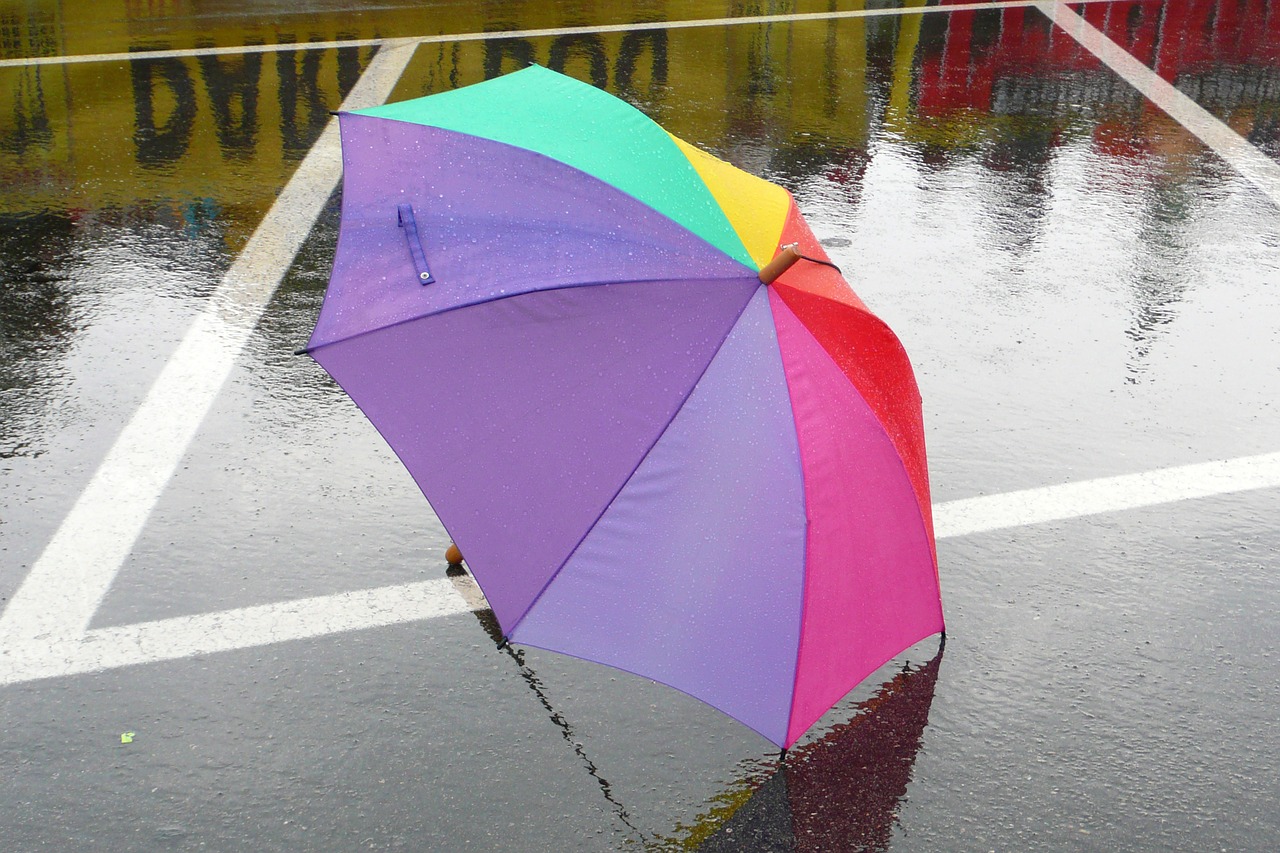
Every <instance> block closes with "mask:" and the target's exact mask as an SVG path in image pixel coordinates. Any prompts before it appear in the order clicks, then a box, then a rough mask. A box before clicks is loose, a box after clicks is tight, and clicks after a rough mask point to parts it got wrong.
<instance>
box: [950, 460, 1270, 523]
mask: <svg viewBox="0 0 1280 853" xmlns="http://www.w3.org/2000/svg"><path fill="white" fill-rule="evenodd" d="M1274 488H1280V453H1268V454H1263V455H1261V456H1243V457H1240V458H1237V459H1226V460H1221V461H1217V462H1199V463H1196V464H1193V465H1182V466H1179V467H1176V468H1163V469H1160V470H1156V471H1144V472H1142V473H1138V474H1122V475H1120V476H1116V477H1102V478H1100V479H1096V480H1082V481H1080V482H1077V483H1063V484H1061V485H1056V486H1044V487H1042V488H1036V489H1024V490H1021V491H1016V492H1005V493H1003V494H999V495H987V496H983V497H977V498H966V499H963V500H957V501H948V502H946V503H941V504H935V505H934V508H933V513H934V516H933V521H934V531H935V534H936V536H937V538H939V539H944V538H949V537H953V536H968V535H970V534H973V533H985V532H989V531H993V530H1003V529H1007V528H1012V527H1025V526H1027V525H1031V524H1043V523H1044V522H1048V521H1067V520H1070V519H1073V518H1082V517H1084V516H1089V515H1099V514H1101V513H1108V512H1120V511H1123V510H1129V509H1142V508H1143V507H1150V506H1158V505H1160V504H1169V503H1176V502H1178V501H1185V500H1194V499H1197V498H1208V497H1214V496H1216V495H1226V494H1232V493H1235V492H1246V491H1253V490H1256V489H1274Z"/></svg>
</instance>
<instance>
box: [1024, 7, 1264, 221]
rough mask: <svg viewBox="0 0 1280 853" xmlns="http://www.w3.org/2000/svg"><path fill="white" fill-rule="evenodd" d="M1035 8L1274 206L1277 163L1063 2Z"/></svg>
mask: <svg viewBox="0 0 1280 853" xmlns="http://www.w3.org/2000/svg"><path fill="white" fill-rule="evenodd" d="M1037 5H1038V6H1039V8H1040V11H1042V12H1043V13H1044V14H1046V15H1048V16H1049V18H1050V19H1051V20H1052V21H1053V22H1054V23H1055V24H1057V25H1058V26H1059V27H1060V28H1061V29H1062V31H1063V32H1065V33H1066V34H1067V35H1069V36H1071V37H1072V38H1073V39H1075V40H1076V41H1077V42H1079V43H1080V46H1081V47H1083V48H1084V49H1085V50H1087V51H1089V52H1090V53H1092V54H1093V55H1094V56H1096V57H1097V58H1098V59H1100V60H1101V61H1102V62H1103V64H1105V65H1106V66H1107V67H1109V68H1110V69H1111V70H1112V71H1114V72H1115V73H1116V74H1118V75H1119V76H1120V77H1121V78H1122V79H1124V80H1125V81H1126V82H1128V83H1129V85H1131V86H1133V87H1134V88H1135V89H1137V90H1138V91H1139V92H1141V93H1142V94H1143V95H1144V96H1145V97H1146V98H1147V99H1148V100H1150V101H1151V102H1152V103H1153V104H1155V105H1156V106H1157V107H1159V108H1160V109H1162V110H1164V111H1165V112H1166V113H1168V114H1169V116H1170V117H1171V118H1172V119H1173V120H1174V121H1176V122H1178V123H1179V124H1180V125H1182V126H1183V127H1184V128H1186V129H1187V130H1188V131H1189V132H1190V133H1191V134H1192V135H1194V136H1195V137H1196V138H1197V139H1199V140H1200V141H1201V142H1203V143H1204V144H1205V145H1207V146H1208V147H1209V148H1210V149H1211V150H1212V151H1214V152H1215V153H1216V154H1217V155H1218V156H1219V157H1221V158H1222V159H1223V160H1225V161H1227V164H1228V165H1230V166H1231V167H1232V168H1233V169H1235V170H1236V171H1237V172H1239V173H1240V174H1241V175H1243V176H1244V177H1245V178H1246V179H1248V180H1249V181H1250V182H1251V183H1253V184H1254V185H1255V186H1256V187H1258V189H1260V190H1262V192H1263V193H1265V194H1266V195H1267V197H1268V198H1270V199H1271V201H1272V202H1274V203H1275V204H1277V205H1280V163H1276V162H1275V161H1274V160H1272V159H1271V158H1269V157H1267V156H1266V155H1265V154H1263V153H1262V152H1261V151H1259V150H1258V149H1257V148H1256V147H1254V146H1253V145H1251V144H1250V143H1249V141H1248V140H1246V139H1245V138H1244V137H1242V136H1241V135H1240V134H1238V133H1236V132H1235V131H1234V130H1232V129H1231V128H1230V127H1228V126H1227V125H1226V124H1224V123H1223V122H1222V121H1221V120H1220V119H1218V118H1217V117H1215V116H1214V115H1213V114H1212V113H1210V112H1209V111H1208V110H1206V109H1205V108H1204V107H1202V106H1200V105H1199V104H1197V103H1196V102H1195V101H1193V100H1192V99H1191V98H1189V97H1187V96H1186V95H1185V94H1183V93H1182V92H1181V91H1179V89H1178V88H1177V87H1176V86H1174V85H1173V84H1172V83H1170V82H1168V81H1167V80H1165V79H1164V78H1163V77H1161V76H1160V75H1159V74H1156V72H1154V71H1152V70H1151V69H1150V68H1148V67H1147V66H1146V65H1143V64H1142V63H1141V62H1139V61H1138V60H1137V59H1134V58H1133V57H1132V56H1131V55H1130V54H1129V53H1128V51H1126V50H1125V49H1124V48H1122V47H1120V45H1118V44H1116V43H1115V42H1114V41H1112V40H1111V39H1109V38H1107V37H1106V36H1105V35H1103V33H1102V32H1101V31H1099V30H1098V29H1097V28H1096V27H1094V26H1093V25H1092V24H1090V23H1089V22H1088V21H1086V20H1085V19H1084V18H1082V17H1081V16H1080V15H1079V14H1077V13H1076V12H1074V11H1073V10H1071V9H1070V8H1069V7H1068V6H1067V5H1066V4H1065V3H1062V2H1054V0H1040V2H1039V3H1038V4H1037Z"/></svg>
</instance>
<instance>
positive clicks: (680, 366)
mask: <svg viewBox="0 0 1280 853" xmlns="http://www.w3.org/2000/svg"><path fill="white" fill-rule="evenodd" d="M341 128H342V145H343V161H344V184H343V200H342V224H341V228H340V233H339V238H338V249H337V255H336V258H335V261H334V267H333V274H332V277H331V280H330V284H329V288H328V291H327V293H326V296H325V302H324V306H323V308H322V310H321V313H320V317H319V319H318V321H317V324H316V328H315V331H314V333H313V335H312V337H311V341H310V343H309V344H308V351H309V352H310V353H311V354H312V356H313V357H314V358H315V359H316V360H317V361H318V362H319V363H320V364H321V365H323V366H324V367H325V369H326V370H328V371H329V373H330V374H332V375H333V377H334V378H335V379H336V380H337V381H338V382H339V384H341V385H342V387H343V388H344V389H345V390H346V391H347V393H348V394H349V395H350V396H351V397H352V399H353V400H354V401H355V402H356V403H357V405H359V406H360V408H361V409H362V410H363V411H364V413H365V414H366V415H367V416H368V418H369V420H370V421H372V423H373V424H374V426H375V427H376V428H377V429H378V430H379V431H380V432H381V434H382V435H383V436H384V437H385V439H386V440H387V442H388V443H389V444H390V445H391V447H392V448H393V449H394V450H395V452H396V453H397V454H398V455H399V457H400V459H401V460H402V461H403V462H404V464H405V467H406V468H407V469H408V470H409V473H410V474H411V475H412V476H413V478H414V479H415V481H416V482H417V483H418V485H419V486H420V488H421V489H422V491H423V493H424V494H425V495H426V497H427V499H428V500H429V501H430V503H431V506H432V508H433V509H434V511H435V512H436V514H437V515H438V517H439V518H440V520H441V522H442V523H443V524H444V525H445V527H446V528H447V530H448V531H449V533H450V535H451V536H453V538H454V540H455V541H456V542H457V543H458V545H459V547H460V548H461V549H462V552H463V553H464V554H465V555H466V557H467V563H468V566H469V568H470V569H471V571H472V574H473V575H474V577H475V579H476V581H477V583H478V584H479V585H480V587H481V589H482V590H483V591H484V593H485V596H486V597H487V598H488V600H489V602H490V604H491V606H492V607H493V610H494V614H495V616H496V617H497V620H498V622H499V624H500V625H501V627H502V630H503V632H504V634H505V635H506V636H507V637H508V638H509V639H510V640H512V641H513V642H519V643H525V644H528V645H533V646H538V647H542V648H547V649H553V650H556V651H560V652H564V653H566V654H571V655H575V656H578V657H581V658H586V659H588V660H593V661H598V662H600V663H605V664H609V665H611V666H614V667H618V668H620V669H623V670H627V671H629V672H634V673H637V674H640V675H642V676H645V677H648V678H651V679H654V680H657V681H661V682H663V683H666V684H669V685H671V686H673V687H675V688H678V689H680V690H683V691H685V692H687V693H689V694H691V695H693V696H695V697H697V698H699V699H701V700H703V701H705V702H707V703H708V704H710V705H712V706H714V707H716V708H718V709H720V710H722V711H724V712H725V713H727V714H729V715H731V716H733V717H734V718H736V719H738V720H740V721H742V722H743V723H745V724H746V725H748V726H750V727H752V728H754V729H755V730H757V731H758V732H760V733H761V734H762V735H764V736H765V737H766V738H768V739H769V740H771V741H773V742H774V743H776V744H778V745H779V746H783V747H786V746H789V745H790V744H792V743H794V742H795V741H796V739H797V738H799V737H800V736H801V735H802V734H803V733H804V732H805V730H807V729H808V728H809V726H811V725H812V724H813V723H814V721H816V720H817V719H818V718H819V717H820V716H821V715H822V714H823V713H824V712H825V711H827V710H828V709H829V708H830V707H831V706H832V705H833V704H834V703H835V702H836V701H838V700H839V699H840V698H841V697H842V696H844V695H845V694H846V693H847V692H848V691H849V690H850V689H852V688H853V687H854V686H855V685H856V684H857V683H858V682H860V681H861V680H862V679H864V678H866V676H867V675H868V674H870V673H871V672H872V671H874V670H875V669H876V668H877V667H879V666H880V665H881V664H882V663H884V662H885V661H886V660H888V659H889V658H891V657H893V656H894V655H896V654H897V653H899V652H900V651H902V650H903V649H904V648H906V647H908V646H910V645H912V644H913V643H915V642H917V641H919V640H921V639H923V638H924V637H927V636H929V635H930V634H933V633H936V632H938V631H941V630H942V628H943V621H942V610H941V603H940V597H939V587H938V575H937V561H936V556H935V551H934V543H933V531H932V520H931V514H930V503H929V484H928V472H927V468H926V463H925V451H924V435H923V428H922V417H921V403H920V396H919V393H918V391H917V388H916V383H915V379H914V376H913V374H912V370H911V366H910V363H909V362H908V360H907V357H906V354H905V353H904V352H903V349H902V346H901V345H900V343H899V342H898V339H897V338H896V337H895V336H894V334H893V333H892V332H891V331H890V330H889V329H888V327H887V326H885V324H884V323H882V322H881V321H880V320H879V319H877V318H876V317H875V316H874V315H873V314H871V313H870V311H868V310H867V308H866V306H865V305H863V304H862V302H861V301H860V300H859V299H858V297H857V296H855V295H854V293H853V291H852V290H851V289H850V288H849V286H848V284H847V283H846V282H845V281H844V279H843V278H842V277H841V275H840V273H839V272H838V271H837V270H836V269H835V268H834V267H833V266H831V265H830V262H829V259H828V258H827V256H826V255H825V253H824V252H823V249H822V246H821V245H819V243H818V241H817V240H816V239H815V238H814V235H813V233H812V232H811V231H810V229H809V227H808V226H807V225H806V223H805V221H804V218H803V217H802V216H801V214H800V212H799V211H798V209H797V208H796V205H795V201H794V199H793V198H792V197H791V195H790V193H788V192H787V191H786V190H785V189H783V188H782V187H779V186H777V185H775V184H772V183H770V182H768V181H765V180H762V179H760V178H757V177H754V176H752V175H749V174H747V173H746V172H743V171H740V170H738V169H736V168H734V167H733V166H731V165H729V164H727V163H725V162H723V161H721V160H718V159H716V158H714V157H712V156H710V155H708V154H706V153H704V152H702V151H700V150H698V149H697V148H694V147H693V146H691V145H689V144H687V143H685V142H683V141H681V140H680V139H678V138H676V137H674V136H672V135H671V134H669V133H668V132H667V131H665V130H663V129H662V128H661V127H659V126H658V125H657V124H655V123H654V122H652V121H651V120H650V119H648V118H647V117H646V116H644V115H643V114H642V113H640V112H639V111H638V110H636V109H634V108H632V107H631V106H629V105H628V104H626V103H624V102H622V101H620V100H619V99H617V98H614V97H613V96H611V95H609V94H607V93H605V92H603V91H601V90H599V89H596V88H593V87H591V86H588V85H586V84H583V83H580V82H578V81H576V80H573V79H571V78H568V77H565V76H563V75H560V74H557V73H555V72H552V71H548V70H546V69H544V68H539V67H536V66H535V67H532V68H529V69H526V70H523V71H519V72H516V73H514V74H510V75H507V76H504V77H499V78H495V79H493V80H489V81H486V82H484V83H481V84H478V85H475V86H470V87H466V88H463V89H458V90H454V91H450V92H445V93H441V94H438V95H433V96H429V97H426V98H419V99H416V100H411V101H405V102H400V103H394V104H387V105H384V106H381V107H375V108H372V109H368V110H361V111H356V112H351V113H344V114H342V116H341ZM788 246H793V247H794V249H791V250H785V251H784V247H788ZM784 254H786V255H791V254H796V255H799V256H803V258H804V259H802V260H799V261H798V262H797V263H795V264H794V265H792V266H790V267H789V268H787V269H786V270H785V271H784V272H782V273H781V274H780V275H778V276H777V278H776V279H775V278H774V277H773V276H774V272H775V271H776V270H777V269H778V268H779V266H781V264H779V263H777V262H775V259H776V258H778V257H779V256H781V255H784ZM762 270H763V271H764V272H763V273H762Z"/></svg>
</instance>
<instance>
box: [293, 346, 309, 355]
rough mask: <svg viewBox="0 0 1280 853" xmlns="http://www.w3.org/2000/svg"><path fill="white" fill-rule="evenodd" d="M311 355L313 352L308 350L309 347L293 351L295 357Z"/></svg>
mask: <svg viewBox="0 0 1280 853" xmlns="http://www.w3.org/2000/svg"><path fill="white" fill-rule="evenodd" d="M310 353H311V350H310V349H308V348H307V347H299V348H298V349H296V350H294V351H293V354H294V355H310Z"/></svg>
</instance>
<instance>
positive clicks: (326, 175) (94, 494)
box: [0, 42, 417, 645]
mask: <svg viewBox="0 0 1280 853" xmlns="http://www.w3.org/2000/svg"><path fill="white" fill-rule="evenodd" d="M416 47H417V46H416V44H415V43H412V42H408V43H404V42H398V43H392V44H388V45H387V46H384V47H383V48H382V49H381V50H379V51H378V53H377V54H375V56H374V58H373V59H372V60H371V61H370V63H369V66H368V68H367V69H366V70H365V73H364V74H363V75H362V76H361V78H360V79H359V81H357V83H356V85H355V87H354V88H353V89H352V90H351V93H350V95H349V96H348V97H347V100H346V101H345V102H344V107H346V108H349V109H350V108H355V107H359V106H370V105H374V104H380V103H382V102H384V101H385V100H386V98H387V96H388V95H390V93H391V90H392V89H393V88H394V86H395V84H396V82H397V81H398V80H399V79H400V75H401V73H402V72H403V71H404V68H405V66H406V65H407V64H408V62H409V59H410V57H411V56H412V55H413V52H414V50H415V49H416ZM341 173H342V155H341V151H340V146H339V140H338V129H337V122H336V120H335V121H330V122H329V125H328V127H326V128H325V130H324V132H323V133H322V134H321V136H320V139H319V141H317V142H316V144H315V145H314V146H313V147H312V149H311V150H310V151H309V152H308V153H307V156H306V157H305V158H304V159H303V161H302V163H301V164H300V165H299V166H298V168H297V171H295V172H294V174H293V177H292V178H290V179H289V182H288V184H286V186H285V188H284V190H283V191H282V192H281V193H280V195H279V196H278V197H277V199H276V201H275V203H274V204H273V205H272V206H271V209H270V210H269V211H268V212H267V215H266V217H265V218H264V219H263V220H262V223H261V224H260V225H259V226H258V228H257V230H256V231H254V233H253V236H252V237H250V239H249V242H248V243H247V244H246V245H245V248H244V250H243V251H242V252H241V253H240V255H239V257H237V258H236V261H235V263H233V264H232V265H231V268H230V269H229V270H227V273H226V275H225V276H224V277H223V280H222V282H221V283H220V284H219V285H218V288H217V289H216V291H215V292H214V294H213V295H212V297H211V298H210V299H209V300H208V302H207V303H206V306H205V308H204V309H203V310H202V311H201V313H200V315H199V316H198V317H197V318H196V321H195V323H193V324H192V326H191V328H190V329H189V330H188V331H187V333H186V335H184V337H183V339H182V341H181V343H180V344H179V345H178V348H177V350H176V351H175V352H174V354H173V355H172V356H171V357H170V358H169V360H168V362H166V364H165V366H164V368H163V369H162V370H161V373H160V375H159V377H158V378H157V379H156V381H155V383H154V384H153V385H152V386H151V388H150V390H149V391H148V392H147V395H146V397H145V398H144V399H143V401H142V405H141V406H139V407H138V409H137V411H136V412H134V414H133V416H132V417H131V418H130V420H129V422H128V423H127V424H126V425H125V427H124V429H123V431H122V432H121V433H120V436H119V437H118V438H117V439H116V441H115V443H114V444H113V445H112V447H111V449H110V450H109V451H108V452H107V455H106V457H105V458H104V459H103V461H102V463H101V464H100V465H99V466H98V469H97V470H96V471H95V472H94V474H93V477H92V478H91V479H90V481H89V484H88V486H86V487H85V490H84V491H83V492H82V493H81V494H80V497H79V498H78V499H77V501H76V503H75V505H74V506H73V507H72V509H71V512H70V513H69V514H68V515H67V517H66V518H65V519H63V521H62V524H61V525H60V526H59V527H58V529H57V531H56V532H55V533H54V535H53V538H52V539H51V540H50V542H49V544H48V545H47V546H45V549H44V551H43V553H41V555H40V557H39V558H38V559H37V560H36V562H35V565H34V566H32V568H31V571H30V572H29V573H28V575H27V577H26V578H25V579H24V580H23V582H22V585H21V586H20V587H19V588H18V590H17V592H15V593H14V595H13V597H12V598H11V599H10V600H9V604H8V606H7V607H6V608H5V610H4V612H3V614H0V645H7V644H11V643H21V642H24V641H29V640H32V639H36V638H44V639H46V640H48V639H57V638H63V639H66V638H75V637H78V636H80V635H81V634H83V633H84V631H85V629H86V628H87V627H88V625H89V621H90V620H91V619H92V618H93V614H94V612H95V611H96V610H97V608H98V604H99V603H100V602H101V600H102V598H103V596H105V595H106V593H107V590H108V589H109V588H110V587H111V583H112V581H114V579H115V576H116V574H117V573H118V571H119V569H120V566H121V565H122V564H123V563H124V561H125V559H126V558H127V557H128V555H129V552H130V550H131V549H132V548H133V544H134V542H135V541H136V540H137V538H138V535H139V534H140V533H141V531H142V528H143V526H144V525H145V524H146V521H147V518H148V517H149V516H150V514H151V511H152V509H153V508H154V507H155V504H156V502H157V501H158V500H159V498H160V494H161V492H162V491H163V490H164V488H165V486H166V485H167V484H168V482H169V480H170V478H171V477H172V476H173V472H174V471H175V470H176V468H177V466H178V464H179V462H180V461H181V459H182V457H183V455H184V454H185V453H186V451H187V447H188V446H189V445H190V444H191V440H192V439H193V438H194V437H195V433H196V431H197V429H199V427H200V424H201V422H202V421H203V420H204V417H205V414H206V413H207V412H208V410H209V407H210V406H211V405H212V404H213V401H214V399H215V398H216V397H217V395H218V393H219V391H220V390H221V388H222V386H223V384H224V383H225V382H226V380H227V377H228V376H229V375H230V374H231V370H232V368H233V367H234V365H235V361H236V359H237V358H238V357H239V355H240V353H241V351H242V350H243V349H244V347H245V345H246V344H247V343H248V341H249V338H250V336H251V335H252V334H253V331H254V329H255V328H256V327H257V322H258V319H259V317H261V315H262V312H263V311H264V310H265V309H266V306H267V303H268V301H269V300H270V299H271V296H272V294H273V293H275V289H276V287H277V286H278V285H279V283H280V281H281V279H283V278H284V274H285V272H287V271H288V269H289V266H290V264H291V263H292V262H293V258H294V256H295V255H296V254H297V253H298V250H299V248H301V246H302V241H303V240H304V239H306V237H307V235H308V234H310V233H311V229H312V227H313V225H314V224H315V220H316V218H317V217H318V216H319V215H320V211H321V210H322V209H323V207H324V205H325V204H326V203H327V202H328V200H329V197H330V196H331V195H332V194H333V191H334V189H335V188H336V187H337V185H338V180H339V178H340V177H341Z"/></svg>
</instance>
